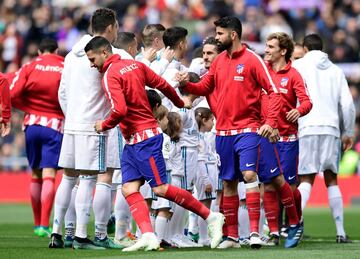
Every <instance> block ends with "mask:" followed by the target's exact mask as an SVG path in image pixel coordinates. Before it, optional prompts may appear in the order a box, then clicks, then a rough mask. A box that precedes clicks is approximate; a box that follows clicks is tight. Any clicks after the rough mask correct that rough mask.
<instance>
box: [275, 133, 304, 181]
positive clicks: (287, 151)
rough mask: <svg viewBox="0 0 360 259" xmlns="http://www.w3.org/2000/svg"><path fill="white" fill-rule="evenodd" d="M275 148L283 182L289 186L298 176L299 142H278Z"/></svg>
mask: <svg viewBox="0 0 360 259" xmlns="http://www.w3.org/2000/svg"><path fill="white" fill-rule="evenodd" d="M277 146H278V150H279V157H280V163H281V168H282V170H283V172H284V177H285V180H286V181H287V182H288V183H289V184H295V183H296V181H297V175H298V163H299V141H298V140H297V141H293V142H278V143H277Z"/></svg>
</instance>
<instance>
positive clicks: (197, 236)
mask: <svg viewBox="0 0 360 259" xmlns="http://www.w3.org/2000/svg"><path fill="white" fill-rule="evenodd" d="M187 236H188V237H189V238H190V240H191V241H193V242H195V243H197V242H198V241H199V233H196V234H193V233H192V232H189V233H188V235H187Z"/></svg>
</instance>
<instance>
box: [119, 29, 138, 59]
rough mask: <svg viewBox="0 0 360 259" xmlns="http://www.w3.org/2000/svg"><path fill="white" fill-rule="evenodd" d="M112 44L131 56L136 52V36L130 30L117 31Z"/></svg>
mask: <svg viewBox="0 0 360 259" xmlns="http://www.w3.org/2000/svg"><path fill="white" fill-rule="evenodd" d="M113 46H114V47H115V48H118V49H123V50H125V51H126V52H127V53H129V54H130V55H131V56H132V57H133V58H135V56H136V55H137V54H138V49H137V46H138V42H137V39H136V36H135V34H134V33H132V32H125V31H122V32H119V33H118V36H117V39H116V41H115V42H114V44H113Z"/></svg>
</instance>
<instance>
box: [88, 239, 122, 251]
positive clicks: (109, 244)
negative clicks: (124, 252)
mask: <svg viewBox="0 0 360 259" xmlns="http://www.w3.org/2000/svg"><path fill="white" fill-rule="evenodd" d="M94 244H95V245H96V246H100V247H104V248H110V249H123V248H125V246H122V245H119V244H117V243H115V242H114V241H113V240H111V239H110V238H109V237H106V238H104V239H98V238H96V237H95V239H94Z"/></svg>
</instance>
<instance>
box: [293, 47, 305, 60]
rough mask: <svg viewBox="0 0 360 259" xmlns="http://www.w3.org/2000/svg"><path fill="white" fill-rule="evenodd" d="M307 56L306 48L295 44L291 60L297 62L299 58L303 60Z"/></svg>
mask: <svg viewBox="0 0 360 259" xmlns="http://www.w3.org/2000/svg"><path fill="white" fill-rule="evenodd" d="M304 55H305V51H304V47H303V45H301V44H300V43H295V45H294V52H293V54H292V55H291V60H292V61H294V60H297V59H299V58H302V57H303V56H304Z"/></svg>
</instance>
